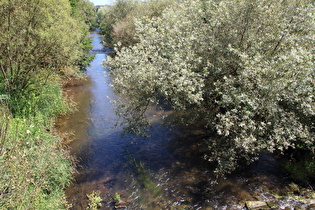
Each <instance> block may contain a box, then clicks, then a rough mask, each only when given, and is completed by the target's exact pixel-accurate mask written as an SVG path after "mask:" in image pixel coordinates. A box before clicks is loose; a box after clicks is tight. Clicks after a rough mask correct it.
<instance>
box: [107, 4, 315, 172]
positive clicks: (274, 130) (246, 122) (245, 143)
mask: <svg viewBox="0 0 315 210" xmlns="http://www.w3.org/2000/svg"><path fill="white" fill-rule="evenodd" d="M314 13H315V7H314V4H313V2H312V1H300V0H288V1H276V2H274V1H267V0H259V1H255V2H252V1H250V0H240V1H232V0H227V1H206V0H200V1H185V2H182V3H180V4H179V5H178V6H176V7H171V8H168V9H167V10H166V11H165V12H164V13H163V15H162V16H161V17H158V18H152V19H151V20H147V19H139V20H138V21H137V24H136V35H135V36H136V37H137V38H138V40H139V43H137V44H136V45H134V46H132V47H129V48H123V49H121V50H120V51H119V52H118V53H117V56H116V57H115V58H114V59H112V60H111V61H110V63H109V65H110V66H111V69H112V74H113V77H114V81H113V84H114V87H115V90H116V91H117V92H118V93H119V94H121V95H122V96H123V97H124V98H127V99H128V103H126V104H121V105H120V106H119V110H118V111H117V112H118V113H120V115H121V116H122V118H123V119H125V122H127V123H128V125H129V126H128V127H127V128H129V129H130V130H133V131H136V132H137V131H139V128H140V129H141V127H142V126H143V125H146V124H147V122H146V119H145V110H146V108H147V106H148V105H149V104H150V103H154V104H159V103H161V99H163V100H162V101H163V103H167V104H168V105H169V106H170V107H171V108H172V109H173V110H174V113H175V116H173V117H172V118H173V119H174V121H176V122H177V123H182V124H184V123H185V124H186V123H191V124H198V125H199V126H201V127H203V128H204V129H205V130H207V131H208V134H209V138H208V140H207V143H208V149H209V152H208V153H207V154H205V158H206V159H207V160H209V161H215V162H216V163H217V164H218V167H217V170H216V171H217V172H218V173H226V172H230V171H231V170H233V169H235V167H236V166H237V163H238V161H240V160H242V159H246V160H248V161H252V160H254V159H255V157H257V155H258V153H259V152H260V151H263V150H268V151H270V152H273V151H275V150H279V151H285V150H286V149H288V148H304V149H309V150H312V151H313V148H314V147H313V146H314V141H315V136H314V131H315V127H314V122H315V96H314V81H315V71H314V62H315V59H314V58H315V57H314V52H315V48H314V46H315V45H314V44H315V33H314V32H315V28H314V26H315V25H314V23H315V19H314V18H315V16H314ZM139 125H140V126H139Z"/></svg>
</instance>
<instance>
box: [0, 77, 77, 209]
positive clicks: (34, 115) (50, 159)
mask: <svg viewBox="0 0 315 210" xmlns="http://www.w3.org/2000/svg"><path fill="white" fill-rule="evenodd" d="M21 101H22V102H23V100H21ZM26 101H27V102H28V106H24V109H22V110H21V111H22V112H21V114H20V115H19V116H15V117H12V114H11V113H10V111H9V110H8V107H7V106H6V104H5V101H2V104H1V107H0V113H1V114H0V129H1V130H0V141H1V142H0V149H1V150H0V152H1V153H0V154H1V156H0V162H1V167H0V173H1V177H0V186H1V188H0V195H1V197H0V208H4V209H62V208H65V205H66V200H65V195H64V191H63V190H64V187H65V186H66V185H67V184H69V182H70V180H71V175H72V172H73V168H72V161H71V158H70V156H69V155H68V152H67V151H66V150H65V149H64V148H63V146H62V144H61V139H60V138H59V137H58V136H56V135H54V133H53V132H52V131H53V128H52V125H53V124H52V122H53V116H55V115H56V114H58V113H64V112H66V111H67V110H69V105H67V103H66V102H65V101H64V99H63V96H62V89H61V86H60V85H58V82H56V81H55V82H51V83H50V84H49V85H47V86H45V88H43V89H42V90H41V93H40V94H39V95H38V96H30V98H28V99H26ZM24 103H26V102H24Z"/></svg>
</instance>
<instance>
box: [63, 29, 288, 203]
mask: <svg viewBox="0 0 315 210" xmlns="http://www.w3.org/2000/svg"><path fill="white" fill-rule="evenodd" d="M92 36H93V45H94V48H93V50H95V52H97V53H96V55H95V59H94V61H92V63H91V66H90V67H88V68H87V71H86V74H87V76H88V80H87V81H86V82H84V84H82V85H77V86H73V87H71V88H70V89H69V90H68V95H69V96H70V97H71V98H73V100H74V101H75V102H76V103H77V104H78V106H77V109H78V111H77V112H75V113H73V114H72V115H69V116H67V117H65V118H62V119H60V120H59V121H60V130H61V132H64V133H72V139H74V141H72V142H71V143H69V146H70V147H71V152H72V154H73V155H75V156H76V158H77V159H78V167H77V171H78V173H77V174H76V176H75V179H74V181H73V183H72V184H71V185H70V186H69V187H68V188H67V189H66V195H67V198H68V202H69V203H70V205H72V209H86V207H87V205H88V198H87V194H90V193H91V192H93V191H100V192H101V194H100V196H101V198H102V200H103V201H102V204H103V206H102V207H101V209H114V208H122V209H206V208H208V209H242V208H243V207H244V204H243V203H242V201H245V200H265V201H267V200H268V201H269V200H272V199H274V198H275V197H274V196H273V195H272V194H271V193H268V192H273V191H275V190H279V189H281V188H284V186H285V185H286V183H287V181H286V177H285V174H283V173H281V172H279V170H278V168H279V167H278V165H277V164H278V163H277V161H276V158H275V157H274V156H272V155H270V154H262V155H261V157H260V161H258V162H256V163H255V164H252V165H250V166H244V167H242V169H240V170H239V171H237V172H235V173H233V174H231V175H230V176H228V177H227V179H225V180H220V181H219V183H218V184H212V182H211V181H213V179H214V177H213V167H212V166H211V165H210V164H209V163H208V162H206V161H204V159H203V151H204V150H205V149H206V147H205V146H204V145H203V143H202V142H203V139H204V138H206V136H205V134H203V133H202V132H199V133H198V132H195V133H192V132H190V131H189V128H188V127H187V128H184V129H181V128H174V129H173V130H172V131H169V130H168V129H166V128H164V127H163V126H162V125H161V122H160V121H159V119H158V117H157V116H159V111H157V110H156V111H154V107H152V113H151V115H152V117H155V119H154V123H153V126H152V128H151V129H150V134H151V137H149V138H142V137H137V136H133V135H124V136H123V135H122V128H121V127H119V126H118V127H115V124H116V121H117V119H118V117H117V116H116V115H115V112H114V105H115V104H113V103H111V100H115V98H116V96H115V95H114V93H113V90H112V87H111V86H110V82H111V78H110V77H109V76H108V72H109V70H108V69H104V68H103V67H102V61H103V59H106V58H107V57H106V54H104V53H102V52H101V50H100V49H103V47H102V45H101V39H100V36H99V35H98V34H97V33H96V32H94V33H92ZM183 130H185V131H186V132H183ZM115 195H116V196H117V195H119V197H120V198H121V201H120V202H119V203H117V202H116V203H115V201H114V197H115Z"/></svg>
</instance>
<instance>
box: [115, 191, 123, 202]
mask: <svg viewBox="0 0 315 210" xmlns="http://www.w3.org/2000/svg"><path fill="white" fill-rule="evenodd" d="M114 200H115V202H117V203H119V202H120V201H121V198H120V194H119V193H117V192H116V193H115V196H114Z"/></svg>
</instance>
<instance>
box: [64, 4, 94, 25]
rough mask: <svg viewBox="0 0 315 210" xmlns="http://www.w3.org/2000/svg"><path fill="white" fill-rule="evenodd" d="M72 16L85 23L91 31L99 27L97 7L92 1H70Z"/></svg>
mask: <svg viewBox="0 0 315 210" xmlns="http://www.w3.org/2000/svg"><path fill="white" fill-rule="evenodd" d="M69 2H70V5H71V8H72V15H73V16H74V17H75V18H76V19H79V20H81V21H84V23H85V24H86V25H87V26H88V27H89V29H90V30H95V29H96V27H97V24H96V18H95V15H96V7H95V6H94V4H93V3H92V2H90V1H86V0H69Z"/></svg>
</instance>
